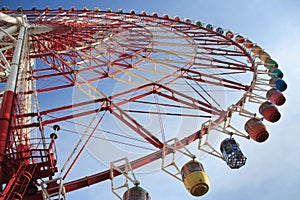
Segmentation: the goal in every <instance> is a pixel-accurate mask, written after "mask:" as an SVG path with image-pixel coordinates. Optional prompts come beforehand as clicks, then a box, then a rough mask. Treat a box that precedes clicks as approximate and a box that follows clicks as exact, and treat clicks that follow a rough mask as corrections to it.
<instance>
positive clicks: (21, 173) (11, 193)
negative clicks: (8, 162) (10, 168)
mask: <svg viewBox="0 0 300 200" xmlns="http://www.w3.org/2000/svg"><path fill="white" fill-rule="evenodd" d="M35 170H36V164H26V163H22V164H21V165H20V167H19V169H18V171H17V172H16V173H15V174H14V175H13V177H12V178H11V179H10V181H9V182H8V183H7V185H6V187H5V189H4V191H3V193H2V194H1V196H0V200H22V198H23V196H24V194H25V192H26V189H27V187H28V185H29V183H30V181H31V179H32V176H33V174H34V172H35Z"/></svg>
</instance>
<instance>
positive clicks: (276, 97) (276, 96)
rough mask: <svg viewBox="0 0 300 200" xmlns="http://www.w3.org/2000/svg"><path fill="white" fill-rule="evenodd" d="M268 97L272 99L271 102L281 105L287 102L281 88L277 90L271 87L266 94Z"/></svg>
mask: <svg viewBox="0 0 300 200" xmlns="http://www.w3.org/2000/svg"><path fill="white" fill-rule="evenodd" d="M266 97H267V99H269V100H270V102H271V103H273V104H275V105H277V106H281V105H283V104H284V103H285V101H286V99H285V97H284V95H283V94H282V92H280V91H279V90H276V89H275V88H271V89H270V90H269V91H268V92H267V94H266Z"/></svg>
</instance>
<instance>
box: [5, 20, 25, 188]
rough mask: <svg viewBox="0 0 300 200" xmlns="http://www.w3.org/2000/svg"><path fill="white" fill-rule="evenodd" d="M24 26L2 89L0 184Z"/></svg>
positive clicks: (23, 37) (21, 28)
mask: <svg viewBox="0 0 300 200" xmlns="http://www.w3.org/2000/svg"><path fill="white" fill-rule="evenodd" d="M25 31H26V28H25V26H20V30H19V36H18V39H17V43H16V47H15V51H14V55H13V59H12V64H11V72H10V74H9V77H8V79H7V82H6V86H5V89H4V94H3V99H2V104H1V108H0V184H2V183H3V166H2V164H3V161H4V157H5V151H6V146H7V140H8V138H9V134H10V128H11V127H10V126H11V119H12V112H13V108H14V103H15V102H14V101H15V97H16V86H17V79H18V72H19V66H20V60H21V54H22V48H23V45H24V40H25Z"/></svg>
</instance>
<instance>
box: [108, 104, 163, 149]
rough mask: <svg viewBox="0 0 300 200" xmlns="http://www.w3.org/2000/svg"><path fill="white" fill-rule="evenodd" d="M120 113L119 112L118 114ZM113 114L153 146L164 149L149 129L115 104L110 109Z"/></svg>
mask: <svg viewBox="0 0 300 200" xmlns="http://www.w3.org/2000/svg"><path fill="white" fill-rule="evenodd" d="M117 111H118V112H117ZM110 112H111V114H113V115H114V116H115V117H116V118H118V119H119V120H120V121H122V122H123V123H124V124H126V125H127V126H128V127H129V128H131V129H132V130H133V131H135V132H136V133H137V134H139V135H140V136H141V137H143V138H144V139H145V140H147V141H148V142H150V143H151V144H152V145H153V146H155V147H157V148H159V149H161V148H162V147H163V143H162V142H161V141H160V140H159V139H158V138H156V137H155V136H154V135H153V134H152V133H150V132H149V131H148V130H147V129H145V128H144V127H143V126H142V125H141V124H139V123H138V122H137V121H136V120H135V119H133V118H132V117H131V116H130V115H128V114H127V113H126V112H124V111H123V110H122V109H121V108H120V107H119V106H117V105H115V104H113V103H112V104H111V109H110Z"/></svg>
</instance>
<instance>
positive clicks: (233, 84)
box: [182, 69, 249, 90]
mask: <svg viewBox="0 0 300 200" xmlns="http://www.w3.org/2000/svg"><path fill="white" fill-rule="evenodd" d="M182 71H186V72H188V73H189V74H194V75H197V77H191V76H187V75H185V76H184V78H186V79H189V80H194V81H199V82H204V83H210V84H213V85H219V86H224V87H228V88H232V89H237V90H248V89H249V86H247V85H244V84H242V83H239V82H235V81H232V80H228V79H224V78H219V77H216V76H213V75H209V74H204V73H200V72H198V71H194V70H191V69H182ZM202 77H207V78H209V79H212V80H215V82H213V81H211V80H205V79H203V78H202ZM229 84H230V85H229Z"/></svg>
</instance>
